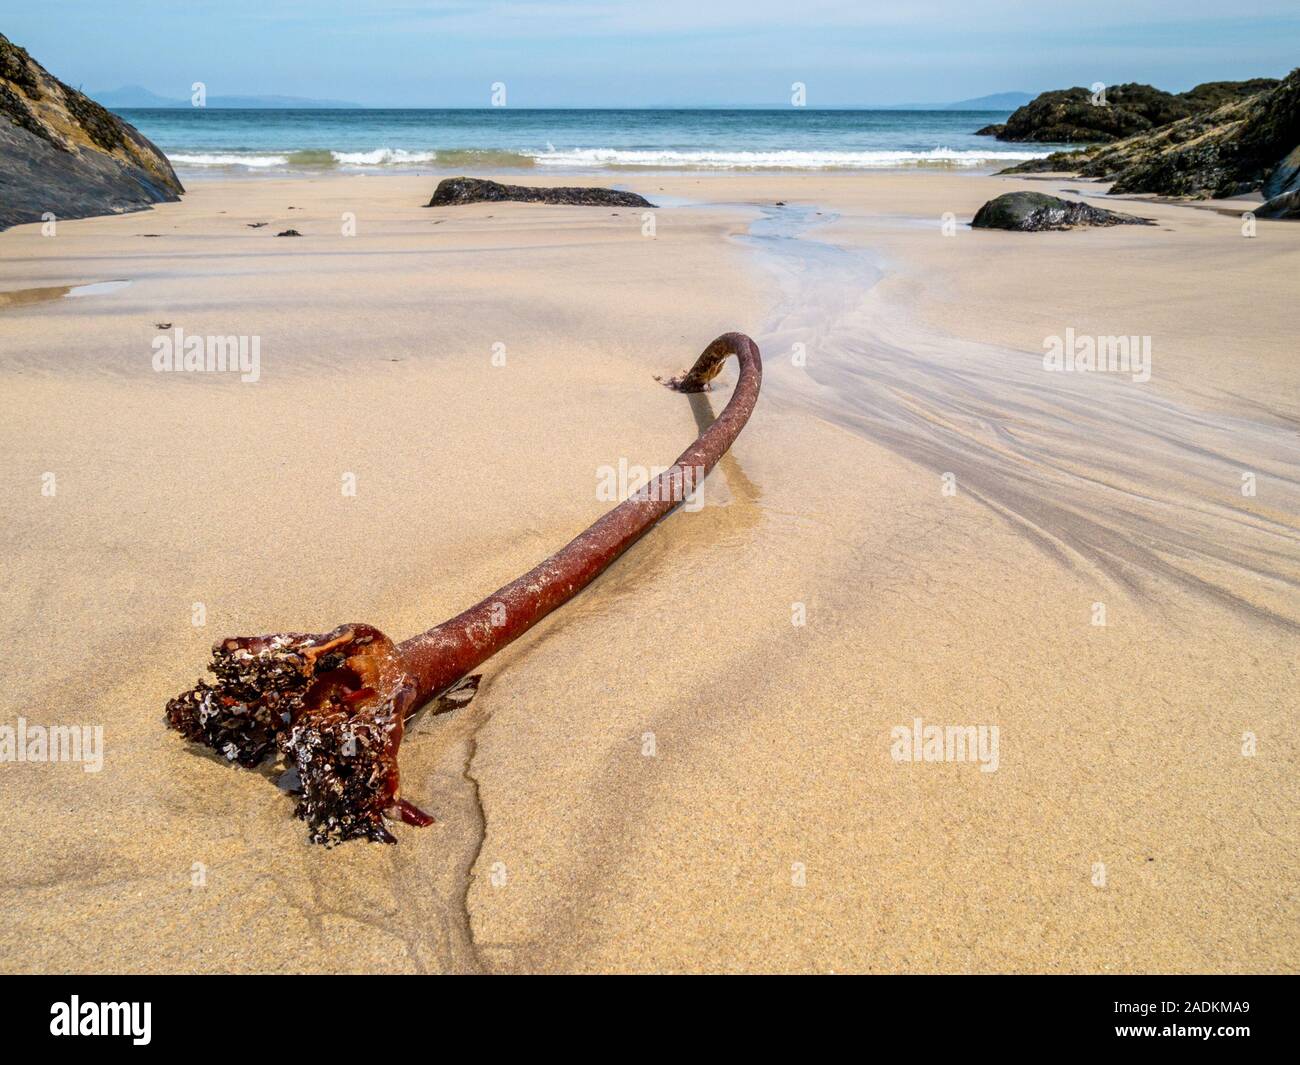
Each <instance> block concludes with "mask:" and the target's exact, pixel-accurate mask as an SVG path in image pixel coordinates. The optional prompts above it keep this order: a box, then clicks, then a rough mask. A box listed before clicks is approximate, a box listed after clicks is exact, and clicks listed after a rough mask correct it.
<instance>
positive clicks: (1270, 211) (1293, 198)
mask: <svg viewBox="0 0 1300 1065" xmlns="http://www.w3.org/2000/svg"><path fill="white" fill-rule="evenodd" d="M1255 214H1256V216H1257V217H1259V218H1295V219H1300V189H1292V190H1291V191H1290V192H1284V193H1282V195H1281V196H1274V197H1273V198H1272V199H1271V200H1269V201H1268V202H1267V203H1262V204H1260V205H1259V206H1258V207H1256V208H1255Z"/></svg>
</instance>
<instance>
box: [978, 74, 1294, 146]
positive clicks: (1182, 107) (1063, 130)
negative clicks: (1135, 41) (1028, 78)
mask: <svg viewBox="0 0 1300 1065" xmlns="http://www.w3.org/2000/svg"><path fill="white" fill-rule="evenodd" d="M1276 85H1277V80H1276V79H1274V78H1253V79H1251V80H1250V81H1212V82H1206V83H1205V84H1203V85H1198V86H1196V88H1194V89H1189V90H1188V91H1187V92H1184V93H1169V92H1164V91H1163V90H1161V89H1157V88H1154V87H1153V86H1150V85H1139V84H1134V83H1127V84H1124V85H1110V86H1107V88H1106V91H1105V101H1106V102H1105V103H1104V104H1100V103H1093V94H1092V93H1091V92H1090V91H1089V90H1087V89H1081V88H1078V87H1076V88H1073V89H1055V90H1053V91H1051V92H1045V93H1042V94H1041V95H1039V96H1037V97H1035V98H1034V99H1033V100H1031V101H1030V102H1029V103H1027V104H1025V105H1024V106H1023V107H1020V108H1018V109H1017V110H1015V111H1014V112H1012V114H1011V117H1010V118H1008V119H1007V121H1006V124H1005V128H1004V129H1003V130H1002V131H1001V132H1000V133H998V134H997V137H998V139H999V140H1004V141H1038V142H1040V143H1041V142H1055V143H1073V144H1086V143H1105V142H1109V141H1117V140H1123V139H1124V138H1126V137H1132V136H1135V135H1136V134H1139V133H1145V132H1148V131H1150V130H1153V129H1158V128H1159V127H1161V126H1166V125H1168V124H1169V123H1171V122H1176V121H1178V120H1179V119H1182V118H1187V117H1188V116H1189V115H1196V114H1202V113H1207V112H1209V111H1213V110H1215V109H1216V108H1218V107H1222V106H1223V105H1224V104H1227V103H1231V102H1234V101H1239V100H1243V99H1246V98H1248V97H1250V96H1253V95H1256V94H1258V93H1260V92H1262V91H1265V90H1267V89H1270V88H1273V87H1274V86H1276ZM986 128H989V127H986ZM980 132H983V130H981V131H980Z"/></svg>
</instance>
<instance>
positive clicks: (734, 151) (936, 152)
mask: <svg viewBox="0 0 1300 1065" xmlns="http://www.w3.org/2000/svg"><path fill="white" fill-rule="evenodd" d="M120 113H121V114H122V116H123V117H124V118H126V120H127V121H128V122H130V123H131V124H133V125H134V126H136V127H137V128H138V129H139V130H140V131H141V132H142V133H143V134H144V135H145V136H146V137H148V138H149V139H150V140H152V141H153V142H154V143H155V144H156V145H158V147H159V148H161V149H162V150H163V151H164V152H165V153H166V154H167V156H168V158H169V159H170V160H171V162H172V165H173V166H175V167H176V169H177V170H178V171H179V172H181V173H182V174H183V175H188V176H190V177H194V176H197V175H202V174H221V175H223V176H227V175H230V174H232V173H242V174H259V173H261V174H272V173H283V172H287V171H304V170H305V171H310V170H323V169H338V170H350V171H361V172H367V171H378V170H384V169H388V170H389V171H391V170H393V169H394V168H396V169H406V170H416V169H418V170H421V171H423V170H428V169H435V170H446V171H465V170H472V169H475V168H477V169H491V170H509V169H519V170H537V171H545V170H547V169H554V170H564V171H570V172H572V171H578V172H581V171H604V170H620V169H628V170H646V169H665V170H774V169H782V170H850V171H853V170H877V169H912V168H940V169H989V168H999V167H1003V166H1009V165H1011V164H1013V163H1015V162H1018V161H1020V160H1024V159H1030V158H1035V157H1039V156H1043V155H1046V154H1047V153H1048V152H1050V151H1055V150H1057V149H1058V148H1062V147H1068V146H1066V145H1042V144H1033V145H1021V144H1007V143H1003V142H1001V141H997V140H995V139H993V138H992V137H977V136H975V131H976V130H977V129H979V128H981V127H982V126H986V125H989V124H990V123H994V122H1001V121H1004V120H1005V119H1006V117H1007V114H1008V113H1007V112H1005V111H897V110H875V111H850V110H816V111H815V110H809V109H804V108H786V109H783V110H771V111H768V110H628V111H621V110H523V109H519V108H488V109H483V110H474V109H465V110H371V109H347V110H275V109H262V108H259V109H247V110H242V109H233V108H207V107H193V108H167V109H152V108H149V109H146V108H123V109H121V112H120Z"/></svg>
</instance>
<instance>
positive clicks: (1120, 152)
mask: <svg viewBox="0 0 1300 1065" xmlns="http://www.w3.org/2000/svg"><path fill="white" fill-rule="evenodd" d="M1297 145H1300V70H1295V71H1292V73H1291V74H1290V75H1289V76H1288V77H1287V78H1286V79H1284V80H1283V81H1282V82H1280V83H1278V84H1277V85H1275V86H1274V87H1273V88H1271V89H1266V90H1265V91H1263V92H1260V93H1256V94H1255V95H1254V96H1250V97H1248V98H1246V99H1244V100H1237V101H1234V102H1232V103H1228V104H1224V105H1223V106H1222V107H1220V108H1218V109H1216V110H1214V111H1211V112H1208V113H1206V114H1200V115H1193V116H1191V117H1190V118H1184V119H1181V120H1179V121H1178V122H1174V123H1172V124H1171V125H1169V126H1166V127H1165V128H1164V129H1159V130H1155V131H1153V132H1151V133H1148V134H1145V135H1142V136H1138V137H1131V138H1129V139H1128V140H1125V141H1121V142H1119V143H1117V144H1112V145H1107V146H1106V147H1104V148H1101V149H1099V150H1097V151H1095V152H1093V153H1092V154H1091V155H1090V157H1089V158H1088V160H1087V162H1085V163H1084V164H1083V165H1082V166H1080V167H1079V173H1080V174H1081V175H1083V176H1084V177H1095V178H1101V179H1103V180H1107V181H1113V182H1114V184H1113V185H1112V186H1111V190H1110V191H1111V192H1113V193H1134V192H1153V193H1158V194H1159V195H1162V196H1181V197H1188V198H1196V199H1199V198H1203V197H1207V196H1213V197H1220V198H1221V197H1226V196H1240V195H1242V194H1243V193H1248V192H1255V191H1257V190H1259V189H1261V188H1263V187H1264V185H1265V184H1266V183H1270V182H1271V179H1272V176H1273V174H1274V173H1275V172H1276V171H1278V170H1279V169H1282V170H1283V171H1284V175H1285V172H1286V168H1287V167H1288V166H1289V165H1293V163H1294V160H1293V156H1294V153H1295V149H1296V147H1297ZM1288 159H1292V160H1293V162H1292V164H1288V162H1287V160H1288ZM1286 180H1287V179H1286V178H1285V176H1282V177H1281V179H1280V180H1279V183H1278V191H1279V192H1282V191H1286V188H1285V183H1286ZM1294 180H1295V176H1294V171H1292V172H1291V177H1290V181H1292V182H1294Z"/></svg>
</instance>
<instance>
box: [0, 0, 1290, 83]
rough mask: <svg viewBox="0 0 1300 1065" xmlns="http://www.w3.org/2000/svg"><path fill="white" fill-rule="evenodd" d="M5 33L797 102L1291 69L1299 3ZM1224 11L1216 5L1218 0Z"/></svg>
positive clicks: (246, 20) (117, 71)
mask: <svg viewBox="0 0 1300 1065" xmlns="http://www.w3.org/2000/svg"><path fill="white" fill-rule="evenodd" d="M8 6H9V7H10V10H8V11H5V12H4V13H3V14H0V32H3V33H5V34H6V35H7V36H8V37H9V38H10V39H11V40H13V41H14V42H16V43H18V44H21V45H24V46H25V47H26V48H27V49H28V50H29V51H30V52H31V53H32V54H33V55H34V56H35V57H36V58H37V59H38V60H39V61H40V62H41V63H43V64H44V65H45V66H46V67H47V68H49V69H50V70H51V71H52V72H53V73H54V74H56V75H57V76H59V77H61V78H62V79H63V80H65V81H67V82H70V83H71V84H73V85H79V86H81V87H82V88H83V89H85V90H87V91H91V92H94V91H103V90H108V89H115V88H118V87H119V86H122V85H127V84H134V85H142V86H144V87H145V88H147V89H150V90H152V91H153V92H156V93H159V94H160V95H163V96H170V97H176V98H185V97H188V96H189V90H190V85H191V83H193V82H195V81H202V82H204V83H205V84H206V85H207V88H208V92H209V94H211V95H223V96H224V95H268V94H283V95H292V96H308V97H325V98H332V99H344V100H351V101H355V102H357V103H362V104H368V105H372V106H394V107H483V106H487V105H488V103H489V92H490V86H491V85H492V83H493V82H498V81H500V82H504V83H505V84H506V86H507V92H508V97H507V99H508V103H509V104H510V106H514V107H623V106H626V107H653V106H682V107H716V106H728V105H737V106H763V105H767V106H775V107H784V106H788V104H789V96H790V85H791V83H792V82H795V81H800V82H803V83H804V84H806V85H807V92H808V101H807V102H808V106H809V107H819V106H821V107H839V106H850V105H854V104H894V103H904V102H945V101H951V100H958V99H964V98H968V97H973V96H982V95H984V94H986V93H993V92H1002V91H1010V90H1024V91H1028V92H1038V91H1041V90H1043V89H1048V88H1059V87H1062V86H1067V85H1076V84H1077V85H1091V84H1092V83H1093V82H1096V81H1102V82H1106V83H1107V84H1114V83H1116V82H1121V81H1145V82H1150V83H1152V84H1154V85H1158V86H1160V87H1161V88H1166V89H1171V90H1181V89H1186V88H1189V87H1190V86H1192V85H1194V84H1196V83H1197V82H1201V81H1211V80H1220V79H1237V78H1245V77H1252V76H1260V75H1273V76H1277V75H1281V74H1283V73H1285V72H1286V71H1288V70H1290V69H1291V67H1292V66H1293V65H1296V64H1300V4H1298V3H1297V2H1296V0H1285V2H1280V0H1244V2H1241V3H1237V4H1235V5H1225V4H1223V3H1222V2H1221V0H1215V2H1203V0H1169V2H1143V0H1130V2H1121V0H1091V2H1090V3H1088V4H1082V5H1072V6H1068V7H1063V6H1062V5H1060V4H1056V3H1047V2H1042V3H1039V4H1036V5H1032V6H1031V5H1028V4H1026V3H1024V2H1022V0H992V2H986V3H980V2H978V0H971V2H969V3H962V2H957V0H893V2H890V3H876V2H874V0H859V2H850V0H835V2H831V0H747V2H745V0H635V2H619V3H614V2H605V0H573V2H563V0H502V2H498V0H478V2H473V0H461V2H455V0H449V2H436V0H435V2H415V0H374V2H367V0H350V2H349V0H281V2H276V0H260V2H250V0H225V2H220V3H208V2H199V0H169V2H144V0H139V2H136V0H40V2H38V3H34V4H23V5H21V6H20V5H18V4H17V3H16V2H15V3H12V4H10V5H8ZM1226 11H1230V12H1231V17H1226V16H1225V12H1226Z"/></svg>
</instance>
